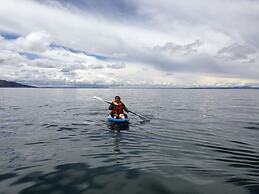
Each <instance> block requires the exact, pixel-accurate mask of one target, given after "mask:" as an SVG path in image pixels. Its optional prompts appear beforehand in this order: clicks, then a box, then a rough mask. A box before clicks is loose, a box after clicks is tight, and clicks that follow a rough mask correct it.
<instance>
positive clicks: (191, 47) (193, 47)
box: [153, 40, 202, 54]
mask: <svg viewBox="0 0 259 194" xmlns="http://www.w3.org/2000/svg"><path fill="white" fill-rule="evenodd" d="M201 45H202V42H201V41H200V40H195V41H194V42H192V43H190V44H185V45H179V44H175V43H173V42H167V43H165V44H164V45H163V46H155V47H154V48H153V49H154V51H161V52H169V53H170V54H174V53H182V54H185V53H186V54H190V53H193V52H196V51H197V48H198V47H199V46H201Z"/></svg>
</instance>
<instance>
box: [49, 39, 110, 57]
mask: <svg viewBox="0 0 259 194" xmlns="http://www.w3.org/2000/svg"><path fill="white" fill-rule="evenodd" d="M50 47H51V48H62V49H65V50H67V51H69V52H72V53H76V54H77V53H82V54H84V55H86V56H90V57H95V58H96V59H98V60H101V61H107V60H110V59H113V58H112V57H109V56H104V55H98V54H93V53H87V52H85V51H82V50H79V49H74V48H70V47H66V46H62V45H58V44H54V43H52V44H50Z"/></svg>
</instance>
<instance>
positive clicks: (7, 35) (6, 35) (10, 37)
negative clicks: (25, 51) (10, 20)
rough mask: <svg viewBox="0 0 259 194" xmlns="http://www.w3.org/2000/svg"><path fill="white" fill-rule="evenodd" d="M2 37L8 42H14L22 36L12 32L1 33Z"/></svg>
mask: <svg viewBox="0 0 259 194" xmlns="http://www.w3.org/2000/svg"><path fill="white" fill-rule="evenodd" d="M0 36H2V37H4V39H7V40H14V39H17V38H19V37H20V35H18V34H15V33H10V32H0Z"/></svg>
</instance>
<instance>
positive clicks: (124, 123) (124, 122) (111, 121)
mask: <svg viewBox="0 0 259 194" xmlns="http://www.w3.org/2000/svg"><path fill="white" fill-rule="evenodd" d="M107 126H108V128H109V129H112V130H117V131H120V130H128V129H129V118H126V119H116V118H113V117H112V116H111V115H109V116H108V122H107Z"/></svg>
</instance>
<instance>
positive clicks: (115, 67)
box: [107, 63, 126, 69]
mask: <svg viewBox="0 0 259 194" xmlns="http://www.w3.org/2000/svg"><path fill="white" fill-rule="evenodd" d="M107 67H108V68H110V69H123V68H125V67H126V65H125V64H123V63H113V64H108V65H107Z"/></svg>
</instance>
